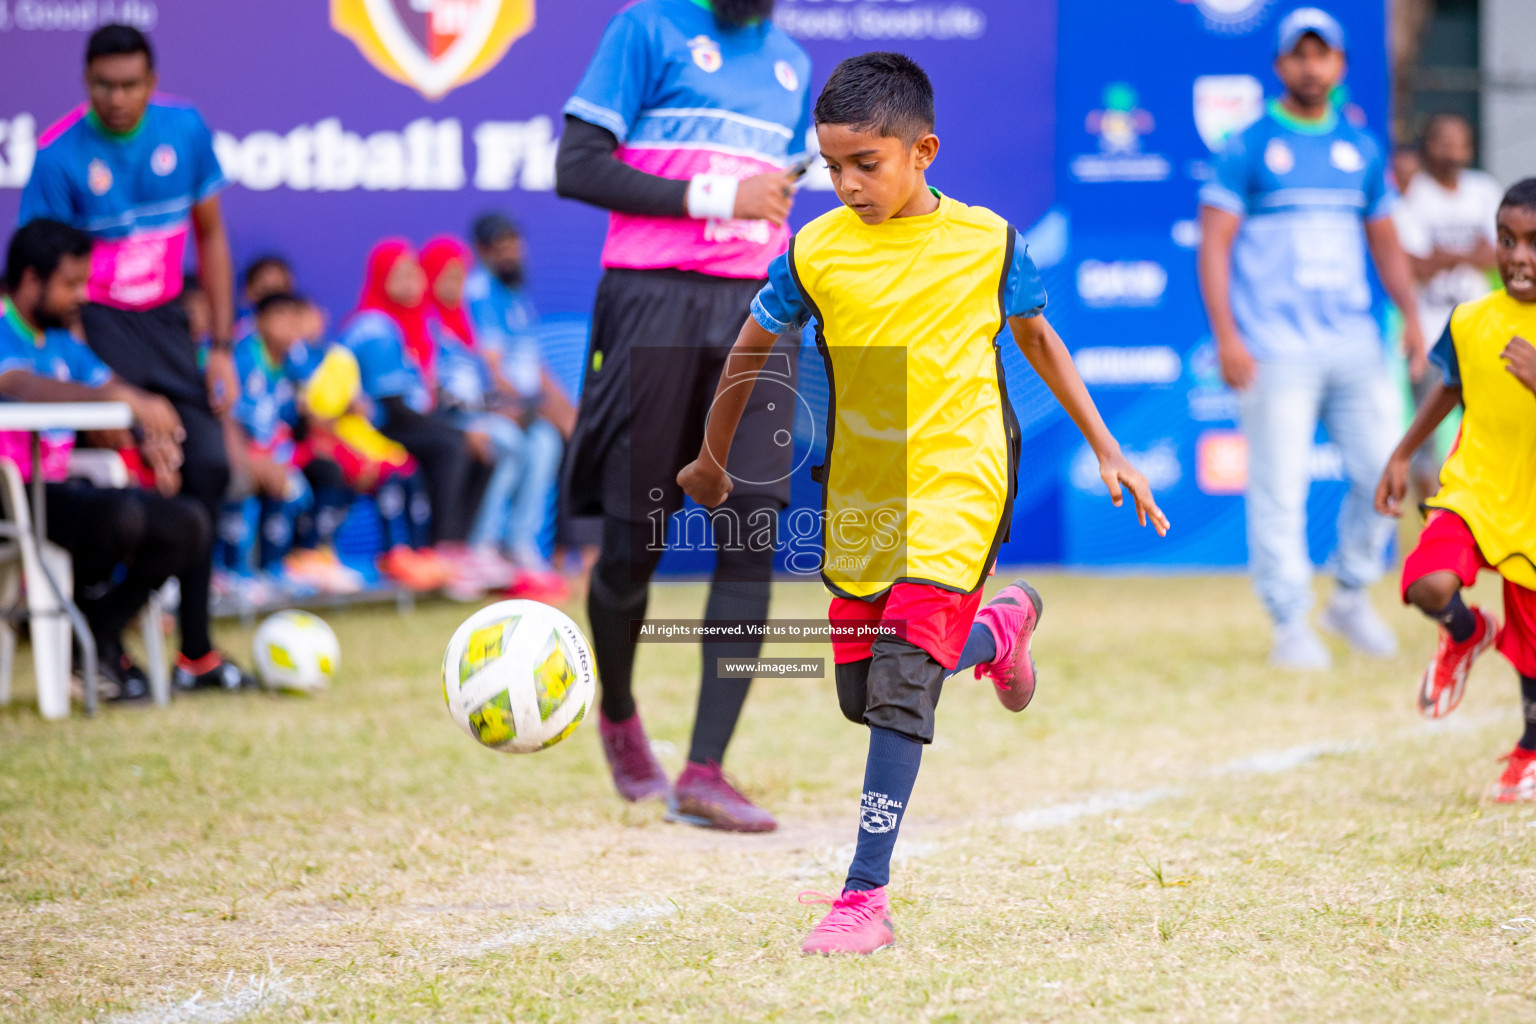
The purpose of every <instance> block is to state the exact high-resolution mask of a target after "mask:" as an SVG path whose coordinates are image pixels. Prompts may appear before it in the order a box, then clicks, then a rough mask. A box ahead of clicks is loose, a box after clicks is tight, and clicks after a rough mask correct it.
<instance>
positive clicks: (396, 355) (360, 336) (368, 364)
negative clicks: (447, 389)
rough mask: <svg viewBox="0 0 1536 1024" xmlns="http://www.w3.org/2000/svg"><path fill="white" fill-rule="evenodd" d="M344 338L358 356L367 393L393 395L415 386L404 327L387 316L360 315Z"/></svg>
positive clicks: (369, 395)
mask: <svg viewBox="0 0 1536 1024" xmlns="http://www.w3.org/2000/svg"><path fill="white" fill-rule="evenodd" d="M341 342H342V344H343V345H345V346H347V348H349V349H351V350H352V354H353V355H354V356H356V357H357V368H358V371H359V374H360V375H361V377H362V387H363V393H364V394H366V395H367V396H368V397H369V398H392V397H394V396H396V395H404V394H406V393H407V392H409V391H410V390H411V387H412V385H413V384H414V383H415V381H414V377H413V375H412V373H411V370H410V367H408V366H406V363H405V344H404V341H403V339H402V338H401V337H400V329H399V328H398V327H396V326H395V324H394V323H393V322H392V321H390V320H389V319H388V318H387V317H384V316H362V317H359V318H358V319H356V320H355V321H353V322H352V323H351V324H350V325H349V326H348V327H347V329H346V331H345V332H344V333H343V334H342V337H341Z"/></svg>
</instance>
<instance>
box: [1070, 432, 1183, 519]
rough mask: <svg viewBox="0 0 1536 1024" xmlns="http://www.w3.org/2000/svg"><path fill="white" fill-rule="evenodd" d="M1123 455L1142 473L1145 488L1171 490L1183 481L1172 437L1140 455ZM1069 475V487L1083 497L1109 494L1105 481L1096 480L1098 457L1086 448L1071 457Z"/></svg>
mask: <svg viewBox="0 0 1536 1024" xmlns="http://www.w3.org/2000/svg"><path fill="white" fill-rule="evenodd" d="M1124 455H1125V458H1126V461H1127V462H1129V463H1130V464H1131V465H1133V466H1135V467H1136V468H1137V469H1139V470H1141V473H1142V475H1143V476H1145V477H1146V478H1147V484H1148V485H1149V486H1151V488H1152V490H1154V491H1167V490H1172V489H1173V488H1174V486H1176V485H1177V484H1178V482H1179V481H1180V480H1182V479H1184V467H1183V466H1182V465H1181V464H1180V463H1179V447H1178V445H1177V444H1175V443H1174V441H1173V438H1171V437H1165V438H1162V439H1160V440H1158V441H1154V442H1153V443H1152V444H1150V445H1148V446H1147V447H1146V448H1145V449H1142V450H1141V451H1136V450H1134V449H1131V448H1127V449H1125V450H1124ZM1069 475H1070V476H1071V479H1072V486H1073V487H1075V488H1076V489H1077V490H1079V491H1082V492H1083V493H1084V494H1108V493H1109V487H1108V486H1107V485H1106V484H1105V483H1104V478H1103V477H1101V476H1099V457H1098V456H1097V455H1095V454H1093V449H1092V448H1089V447H1088V446H1087V445H1083V446H1082V447H1080V448H1079V449H1078V450H1077V454H1076V455H1074V456H1072V469H1071V471H1070V474H1069ZM1133 525H1134V523H1133Z"/></svg>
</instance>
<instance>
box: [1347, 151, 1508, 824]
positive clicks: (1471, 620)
mask: <svg viewBox="0 0 1536 1024" xmlns="http://www.w3.org/2000/svg"><path fill="white" fill-rule="evenodd" d="M1495 253H1496V255H1497V257H1498V264H1499V276H1500V277H1501V278H1503V280H1504V288H1503V289H1502V290H1501V291H1496V292H1494V293H1493V294H1492V295H1488V296H1486V297H1484V298H1481V299H1478V300H1477V301H1476V302H1464V303H1462V304H1461V305H1459V306H1457V307H1456V309H1455V311H1454V312H1453V313H1452V314H1451V322H1450V325H1449V326H1448V327H1446V329H1445V334H1444V335H1442V336H1441V338H1440V341H1439V343H1438V344H1436V345H1435V348H1434V351H1433V352H1432V353H1431V354H1430V359H1431V360H1432V361H1434V362H1435V363H1436V364H1437V365H1438V366H1439V367H1440V370H1441V372H1442V373H1443V374H1444V381H1445V382H1444V384H1439V385H1436V387H1435V389H1434V390H1433V391H1431V392H1430V394H1429V396H1428V397H1427V398H1426V399H1425V400H1424V404H1423V405H1422V406H1420V407H1419V414H1418V415H1417V416H1415V417H1414V420H1413V423H1412V424H1411V425H1410V426H1409V427H1408V433H1407V435H1406V436H1404V438H1403V440H1402V441H1401V442H1400V443H1399V444H1398V446H1397V450H1396V451H1394V452H1393V453H1392V458H1391V459H1390V460H1389V461H1388V462H1387V468H1386V472H1385V473H1383V474H1382V477H1381V483H1380V485H1379V486H1378V487H1377V488H1376V509H1377V511H1379V512H1381V513H1383V514H1385V515H1394V516H1395V515H1401V514H1402V501H1403V494H1404V492H1405V491H1406V490H1407V486H1408V464H1409V461H1410V460H1411V459H1412V457H1413V453H1414V452H1415V451H1416V450H1418V447H1419V445H1421V444H1423V443H1424V441H1425V440H1426V439H1427V438H1429V436H1430V435H1431V434H1433V433H1434V431H1435V428H1436V427H1438V426H1439V425H1440V421H1441V420H1443V419H1445V417H1446V416H1447V415H1449V414H1450V412H1451V410H1452V409H1454V408H1456V406H1457V405H1464V406H1465V407H1466V411H1465V415H1464V416H1463V417H1462V421H1461V433H1460V435H1459V436H1458V437H1457V439H1456V448H1455V450H1454V451H1453V452H1451V455H1450V457H1449V458H1448V459H1446V461H1445V466H1444V468H1442V469H1441V470H1440V491H1439V493H1438V494H1436V495H1435V496H1434V497H1433V498H1431V499H1429V501H1428V502H1426V506H1427V507H1428V509H1429V510H1430V511H1429V519H1428V520H1427V521H1426V522H1425V524H1424V532H1423V533H1421V534H1420V535H1419V543H1418V546H1417V547H1416V548H1414V550H1413V552H1412V554H1410V555H1409V556H1408V557H1407V559H1405V560H1404V562H1403V601H1404V602H1406V603H1410V604H1413V605H1415V606H1417V607H1418V608H1419V609H1420V610H1422V611H1423V612H1424V613H1425V614H1426V615H1428V616H1429V617H1430V618H1432V619H1434V620H1435V621H1436V622H1438V623H1440V626H1441V631H1440V646H1439V649H1438V650H1437V651H1436V652H1435V657H1434V660H1433V661H1431V662H1430V663H1429V668H1427V669H1426V670H1425V671H1424V676H1423V678H1422V679H1421V680H1420V682H1419V710H1420V711H1421V712H1423V714H1424V716H1425V717H1426V718H1440V717H1441V716H1443V715H1448V714H1450V713H1451V711H1453V710H1455V708H1456V705H1458V704H1460V703H1461V697H1462V694H1463V693H1465V692H1466V686H1467V672H1468V671H1469V670H1470V669H1471V668H1472V662H1473V661H1475V660H1476V659H1477V656H1478V655H1480V654H1482V653H1483V651H1485V650H1487V649H1488V648H1489V647H1491V646H1493V645H1494V644H1495V643H1497V644H1498V648H1499V651H1500V652H1501V653H1502V654H1503V655H1504V657H1506V658H1508V659H1509V661H1510V664H1512V665H1514V666H1515V671H1516V672H1519V673H1520V693H1521V697H1522V703H1523V704H1524V707H1525V734H1524V735H1523V736H1521V737H1520V742H1519V743H1518V744H1516V746H1515V749H1514V751H1513V752H1512V753H1511V754H1510V755H1509V763H1508V765H1507V767H1506V768H1505V770H1504V774H1503V776H1502V777H1501V778H1500V779H1499V781H1498V784H1497V786H1496V787H1495V789H1494V798H1495V799H1496V800H1499V801H1501V802H1508V801H1515V800H1536V347H1533V346H1532V345H1531V339H1536V178H1527V179H1526V180H1525V181H1522V182H1520V183H1519V184H1518V185H1516V186H1514V187H1513V188H1511V189H1510V190H1509V191H1508V192H1507V193H1506V194H1505V196H1504V202H1503V204H1502V205H1500V207H1499V214H1498V241H1497V243H1496V245H1495ZM1482 569H1492V570H1494V571H1495V572H1497V573H1498V574H1499V575H1500V576H1503V577H1504V626H1503V628H1502V629H1500V627H1499V620H1498V619H1497V618H1495V617H1494V615H1493V613H1492V612H1489V611H1485V610H1483V609H1481V608H1477V607H1471V608H1469V607H1467V605H1466V604H1465V603H1463V601H1462V599H1461V588H1462V587H1465V586H1470V585H1471V584H1472V581H1473V580H1475V579H1477V574H1478V572H1479V571H1480V570H1482Z"/></svg>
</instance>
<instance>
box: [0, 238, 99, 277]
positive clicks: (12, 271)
mask: <svg viewBox="0 0 1536 1024" xmlns="http://www.w3.org/2000/svg"><path fill="white" fill-rule="evenodd" d="M91 244H92V243H91V236H90V235H88V234H86V233H85V232H84V231H81V230H79V229H78V228H72V227H70V226H69V225H68V224H60V223H59V222H58V221H56V220H34V221H32V222H31V223H29V224H27V225H25V226H23V227H22V228H20V229H18V230H17V232H16V233H15V234H14V235H12V236H11V244H10V247H9V249H8V250H7V251H6V254H5V288H6V291H9V292H14V291H15V290H16V289H17V288H20V287H21V278H22V275H23V274H24V273H25V272H26V271H28V270H30V271H32V273H34V274H36V275H37V278H38V280H39V281H44V282H46V281H48V280H49V279H50V278H52V277H53V274H54V271H56V270H58V269H59V264H60V263H63V262H64V257H66V256H77V257H82V258H83V257H86V256H89V255H90V254H91Z"/></svg>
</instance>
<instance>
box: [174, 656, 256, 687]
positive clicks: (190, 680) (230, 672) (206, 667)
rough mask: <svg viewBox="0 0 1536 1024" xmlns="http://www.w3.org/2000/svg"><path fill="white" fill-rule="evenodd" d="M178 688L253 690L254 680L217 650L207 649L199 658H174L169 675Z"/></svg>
mask: <svg viewBox="0 0 1536 1024" xmlns="http://www.w3.org/2000/svg"><path fill="white" fill-rule="evenodd" d="M171 682H172V684H173V685H174V686H175V687H176V689H178V690H185V691H189V692H190V691H192V690H225V691H229V692H233V691H235V690H254V689H256V680H255V679H254V678H253V677H252V676H250V675H248V674H247V673H246V672H245V670H244V669H242V668H241V667H240V666H239V665H236V664H235V663H234V662H232V661H230V660H229V659H228V658H226V657H224V655H223V654H222V653H220V652H219V651H209V652H208V653H207V654H205V655H203V656H202V657H201V658H197V659H195V660H194V659H192V658H188V657H187V656H186V655H185V654H183V655H181V656H180V657H179V658H177V659H176V673H175V675H173V676H172V677H171Z"/></svg>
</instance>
